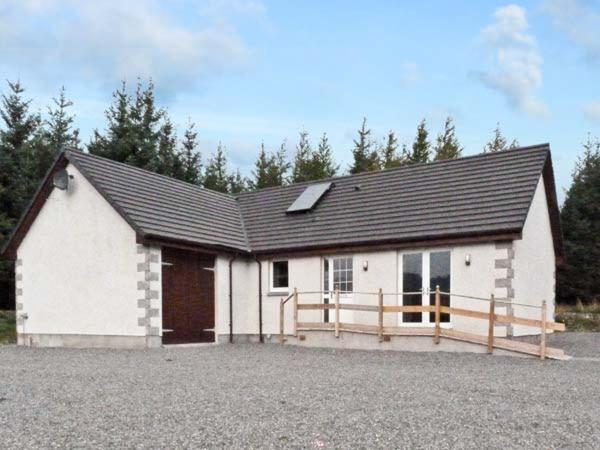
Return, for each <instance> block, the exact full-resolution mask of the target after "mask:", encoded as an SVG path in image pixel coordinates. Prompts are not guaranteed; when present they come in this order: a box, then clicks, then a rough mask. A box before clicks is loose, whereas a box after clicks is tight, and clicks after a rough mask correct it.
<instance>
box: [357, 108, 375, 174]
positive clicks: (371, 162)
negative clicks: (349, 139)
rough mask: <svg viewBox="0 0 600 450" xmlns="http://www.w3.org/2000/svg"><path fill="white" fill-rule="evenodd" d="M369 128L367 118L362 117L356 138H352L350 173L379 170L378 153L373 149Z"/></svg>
mask: <svg viewBox="0 0 600 450" xmlns="http://www.w3.org/2000/svg"><path fill="white" fill-rule="evenodd" d="M370 135H371V130H370V129H368V128H367V118H366V117H365V118H363V123H362V126H361V127H360V128H359V129H358V139H355V140H354V148H353V149H352V156H353V157H354V162H353V164H352V166H351V167H350V173H361V172H368V171H372V170H379V169H380V166H379V155H378V154H377V150H374V149H373V148H372V147H373V143H372V141H371V136H370Z"/></svg>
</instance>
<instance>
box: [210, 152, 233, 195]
mask: <svg viewBox="0 0 600 450" xmlns="http://www.w3.org/2000/svg"><path fill="white" fill-rule="evenodd" d="M227 170H228V169H227V155H226V154H225V149H224V148H223V145H222V144H221V142H219V145H218V146H217V151H216V152H215V153H214V154H213V155H212V156H211V158H210V159H209V161H208V163H207V164H206V171H205V174H204V180H203V185H204V187H205V188H206V189H211V190H213V191H218V192H225V193H226V192H229V188H230V181H231V178H230V176H229V174H228V172H227Z"/></svg>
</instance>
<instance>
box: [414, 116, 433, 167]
mask: <svg viewBox="0 0 600 450" xmlns="http://www.w3.org/2000/svg"><path fill="white" fill-rule="evenodd" d="M428 136H429V132H428V131H427V125H426V123H425V119H423V120H422V121H421V123H420V124H419V126H418V127H417V136H416V137H415V141H414V142H413V145H412V152H411V154H410V157H409V160H408V163H409V164H417V163H426V162H429V153H430V147H431V143H430V142H429V140H428Z"/></svg>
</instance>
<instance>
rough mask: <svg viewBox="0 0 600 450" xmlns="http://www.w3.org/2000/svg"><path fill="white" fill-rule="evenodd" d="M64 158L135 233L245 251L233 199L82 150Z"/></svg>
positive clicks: (237, 212) (244, 239) (238, 214)
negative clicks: (119, 214)
mask: <svg viewBox="0 0 600 450" xmlns="http://www.w3.org/2000/svg"><path fill="white" fill-rule="evenodd" d="M66 157H67V159H68V160H69V161H70V162H71V163H73V164H74V165H75V167H77V168H78V169H79V170H80V171H82V172H83V174H84V176H86V178H88V179H89V181H90V182H91V183H92V184H93V185H94V186H95V187H96V189H98V190H99V191H100V193H101V194H102V195H103V196H104V197H105V198H106V199H107V200H108V201H109V202H110V203H111V204H112V205H113V207H115V209H117V211H119V213H121V215H123V217H124V218H125V220H127V222H128V223H129V224H130V225H131V226H132V227H133V228H134V229H135V230H136V231H137V232H138V233H140V234H142V235H144V236H146V237H156V238H163V239H171V240H177V241H182V242H189V243H192V244H203V245H207V246H215V247H225V248H233V249H238V250H247V243H246V238H245V236H244V230H243V227H242V221H241V217H240V211H239V208H238V205H237V203H236V200H235V198H233V197H231V196H229V195H226V194H221V193H219V192H214V191H210V190H208V189H204V188H201V187H198V186H194V185H192V184H189V183H184V182H182V181H178V180H174V179H172V178H169V177H165V176H162V175H157V174H155V173H152V172H148V171H145V170H141V169H138V168H135V167H131V166H128V165H126V164H121V163H117V162H114V161H110V160H108V159H105V158H99V157H97V156H92V155H89V154H87V153H81V152H67V154H66Z"/></svg>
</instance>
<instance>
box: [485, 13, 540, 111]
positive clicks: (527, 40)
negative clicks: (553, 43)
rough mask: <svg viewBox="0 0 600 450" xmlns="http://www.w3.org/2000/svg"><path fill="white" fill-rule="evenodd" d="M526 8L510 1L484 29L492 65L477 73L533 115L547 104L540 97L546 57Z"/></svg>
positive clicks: (489, 85) (511, 104)
mask: <svg viewBox="0 0 600 450" xmlns="http://www.w3.org/2000/svg"><path fill="white" fill-rule="evenodd" d="M528 30H529V23H528V22H527V16H526V12H525V9H524V8H521V7H520V6H518V5H507V6H504V7H502V8H498V9H497V10H496V12H495V13H494V22H493V23H492V24H490V25H488V26H486V27H485V28H483V29H482V30H481V35H480V37H481V40H482V42H483V44H484V46H485V48H486V49H487V50H488V52H489V54H490V57H491V61H492V66H491V68H490V70H487V71H483V72H479V73H477V77H478V78H479V80H480V81H481V82H483V83H484V84H485V85H486V86H488V87H489V88H491V89H495V90H497V91H499V92H501V93H502V94H504V96H505V97H506V99H507V101H508V103H509V105H510V106H511V107H513V108H515V109H518V110H521V111H525V112H527V113H529V114H532V115H537V116H539V115H544V114H546V113H547V112H548V109H547V107H546V105H545V104H544V103H543V102H542V101H541V100H539V99H537V98H536V93H537V91H539V89H540V88H541V87H542V81H543V77H542V62H543V60H542V57H541V56H540V53H539V50H538V48H537V43H536V40H535V37H534V36H533V35H532V34H530V33H529V32H528Z"/></svg>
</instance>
